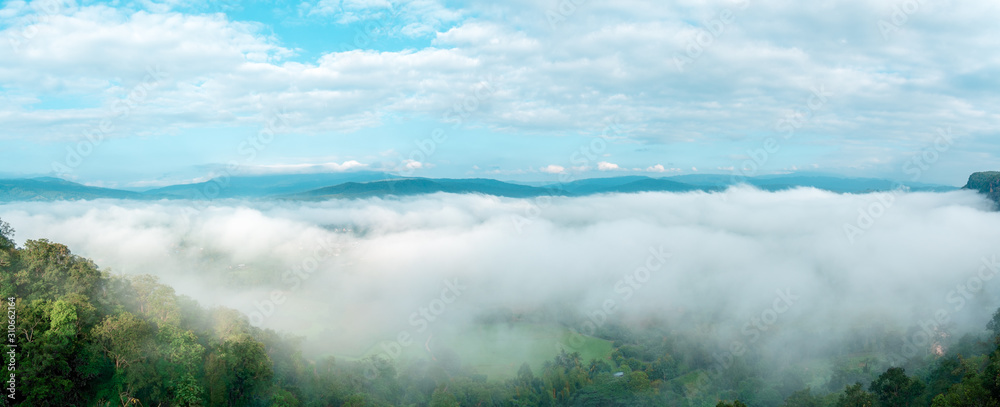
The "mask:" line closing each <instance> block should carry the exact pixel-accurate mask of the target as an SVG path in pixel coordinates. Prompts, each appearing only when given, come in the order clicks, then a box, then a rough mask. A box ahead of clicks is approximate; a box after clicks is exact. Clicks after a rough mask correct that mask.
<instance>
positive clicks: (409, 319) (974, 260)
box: [0, 188, 1000, 355]
mask: <svg viewBox="0 0 1000 407" xmlns="http://www.w3.org/2000/svg"><path fill="white" fill-rule="evenodd" d="M879 197H880V195H878V194H866V195H850V194H846V195H842V194H834V193H830V192H824V191H819V190H815V189H808V188H805V189H795V190H789V191H782V192H764V191H759V190H755V189H751V188H732V189H729V190H728V191H725V192H720V193H703V192H696V193H684V194H673V193H642V194H627V195H600V196H590V197H582V198H567V197H552V198H551V199H550V198H544V199H538V200H536V199H528V200H522V199H507V198H496V197H487V196H479V195H451V194H435V195H427V196H420V197H409V198H400V199H367V200H334V201H325V202H301V203H300V202H245V201H217V202H212V203H209V204H205V203H198V204H192V202H189V201H160V202H134V201H113V200H101V201H91V202H54V203H14V204H7V205H2V206H0V218H2V219H4V220H5V221H8V222H9V223H11V224H12V225H13V226H14V227H15V229H17V236H16V238H17V241H18V242H20V243H22V244H23V242H24V241H25V240H26V239H39V238H48V239H50V240H53V241H56V242H60V243H64V244H67V245H68V246H69V247H70V248H71V249H72V250H73V251H74V252H75V253H77V254H80V255H82V256H86V257H90V258H93V259H94V260H95V261H96V262H97V263H98V265H100V266H102V267H105V268H110V269H111V270H112V271H114V272H120V273H126V274H154V275H157V276H159V277H160V279H161V280H162V281H163V282H165V283H167V284H170V285H172V286H173V287H175V289H176V290H177V291H178V293H180V294H185V295H189V296H191V297H193V298H195V299H197V300H199V301H200V302H201V303H202V304H203V305H224V306H229V307H232V308H236V309H239V310H241V311H244V312H246V313H248V314H250V315H252V319H253V320H254V321H255V322H256V323H259V324H260V325H262V326H264V327H270V328H275V329H280V330H287V331H290V332H292V333H296V334H300V335H304V336H306V337H307V343H309V344H311V348H312V349H320V350H327V351H329V352H332V353H343V354H354V355H359V354H361V353H362V352H363V351H364V350H365V349H367V348H368V347H369V346H371V345H372V344H373V343H375V342H376V341H380V340H394V339H396V336H397V333H400V332H407V333H413V334H420V335H423V336H420V335H417V336H416V337H415V338H414V340H415V341H417V342H422V341H423V340H424V338H426V337H427V335H428V332H438V331H447V330H459V331H460V330H461V329H465V328H467V327H468V325H466V324H469V323H472V321H474V320H475V319H476V318H478V317H481V316H482V315H483V314H484V313H489V312H493V311H495V310H498V309H505V310H510V311H512V312H514V313H543V312H544V313H545V315H553V313H554V312H556V310H561V311H566V310H570V311H571V312H570V313H569V314H571V315H562V316H560V317H558V318H561V319H560V320H562V321H575V322H573V328H574V329H577V330H580V331H582V332H585V333H586V331H587V330H589V329H591V328H592V327H593V326H594V325H599V324H601V323H604V319H603V318H604V317H607V318H608V320H612V321H620V322H625V323H640V322H642V321H649V320H656V321H661V323H665V324H669V325H670V326H671V328H672V329H674V330H676V331H677V332H682V333H688V334H691V335H699V336H702V337H704V338H706V340H709V341H713V342H714V343H716V344H717V345H718V346H720V347H721V348H722V349H728V348H729V344H730V342H732V341H740V342H741V343H744V344H747V345H754V344H757V345H762V346H763V345H765V344H768V345H770V346H781V347H783V348H785V349H786V351H787V350H788V349H802V350H814V349H818V348H821V347H822V346H824V344H825V343H826V341H828V340H835V339H836V338H841V337H843V336H842V335H846V334H848V333H852V334H857V333H859V332H861V333H868V334H872V333H873V332H875V333H877V332H882V333H884V332H888V331H892V330H898V331H899V332H900V333H901V335H902V334H905V333H906V330H907V329H912V328H913V327H915V326H919V324H921V323H924V322H926V321H931V320H934V319H935V318H936V315H940V313H941V312H942V311H945V312H946V313H947V314H946V316H947V320H948V322H947V324H944V325H941V324H938V325H941V326H937V327H934V328H933V329H934V330H935V332H938V331H940V332H941V333H945V332H947V333H949V334H951V335H957V334H960V333H962V332H966V331H977V332H978V331H981V330H982V329H983V326H984V324H985V321H986V320H987V319H988V318H989V315H990V314H991V313H992V311H993V310H995V309H996V308H997V307H998V306H1000V298H998V296H997V293H1000V290H998V287H1000V279H998V281H992V280H993V279H994V278H993V277H994V273H996V272H997V270H995V268H996V267H998V263H997V256H1000V247H998V246H997V244H996V242H998V241H1000V213H997V212H994V211H992V206H991V204H990V203H989V202H988V201H986V200H985V199H984V198H982V197H981V196H979V195H977V194H975V193H973V192H970V191H957V192H949V193H907V194H901V195H898V196H895V197H894V199H893V200H892V204H891V205H889V206H888V207H886V208H885V210H884V211H881V212H879V214H878V215H879V216H877V217H873V218H872V219H871V222H867V219H863V220H865V222H864V223H865V224H867V225H868V226H867V227H866V228H865V229H864V230H863V233H862V234H860V235H855V236H853V237H851V236H848V234H847V233H845V225H856V224H858V223H859V217H864V216H865V214H866V213H868V209H867V208H870V207H871V205H872V203H873V202H880V200H879ZM883 200H884V196H883ZM869 216H870V215H869ZM609 302H610V304H611V305H612V306H611V307H610V308H609V307H608V305H609ZM792 345H794V346H795V348H790V347H789V346H792ZM786 353H787V352H786Z"/></svg>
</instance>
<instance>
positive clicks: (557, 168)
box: [539, 164, 566, 174]
mask: <svg viewBox="0 0 1000 407" xmlns="http://www.w3.org/2000/svg"><path fill="white" fill-rule="evenodd" d="M539 171H541V172H544V173H546V174H562V173H565V172H566V168H565V167H563V166H561V165H555V164H549V165H547V166H545V167H542V168H541V169H539Z"/></svg>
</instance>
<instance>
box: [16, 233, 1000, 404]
mask: <svg viewBox="0 0 1000 407" xmlns="http://www.w3.org/2000/svg"><path fill="white" fill-rule="evenodd" d="M12 235H13V230H12V229H11V228H10V226H9V225H7V224H5V223H2V222H0V295H2V297H3V298H4V299H5V300H6V299H7V298H15V299H16V311H17V329H16V341H17V346H18V347H17V348H16V349H17V352H16V360H17V370H16V373H17V384H16V389H17V394H18V399H17V400H15V401H13V402H12V401H10V400H8V399H6V397H4V398H3V400H4V401H0V405H13V404H21V405H30V406H396V405H403V406H654V405H657V406H658V405H671V406H777V405H784V406H789V407H820V406H831V407H833V406H836V407H848V406H885V407H888V406H933V407H950V406H1000V348H997V347H996V346H995V345H992V344H990V343H989V342H983V341H981V340H979V339H977V338H975V337H971V336H970V337H967V338H965V339H964V340H963V341H961V342H960V343H959V345H958V346H955V347H953V350H952V352H950V353H948V354H944V355H942V356H938V357H935V358H931V359H927V360H916V359H914V360H912V361H909V362H908V364H907V365H906V366H902V367H888V368H886V369H885V370H884V371H883V370H881V369H879V370H876V369H875V368H874V366H876V365H877V364H876V362H874V361H864V362H861V363H857V362H856V361H839V362H838V361H834V362H833V365H834V366H833V369H832V371H831V373H830V375H829V379H828V380H827V381H826V382H825V386H815V387H809V386H807V384H806V383H805V382H803V380H802V379H801V377H800V376H799V375H798V374H797V373H796V371H794V370H793V369H791V368H789V369H788V370H784V371H783V370H781V369H777V370H775V369H771V368H768V367H765V366H764V364H763V363H762V362H760V358H756V357H754V356H752V355H751V354H747V355H746V356H744V357H739V358H735V359H734V360H733V361H732V363H731V364H730V365H728V366H727V367H726V369H724V370H723V371H721V373H720V374H714V375H710V374H709V372H711V369H712V366H713V364H714V363H716V362H715V361H714V360H713V357H712V356H711V353H710V352H709V350H708V349H706V348H705V346H704V345H702V344H701V343H700V342H702V341H697V340H694V339H691V338H685V337H684V336H679V335H674V334H672V333H671V332H670V331H668V330H667V329H665V328H664V327H663V326H662V325H663V324H658V323H651V324H647V325H648V326H645V327H641V328H633V329H629V328H626V327H624V326H620V325H615V324H611V323H609V324H606V325H605V326H602V327H601V329H600V330H599V332H598V333H597V335H598V336H600V337H603V338H605V339H609V340H613V341H614V351H613V352H612V354H611V356H610V358H608V359H606V360H582V359H581V357H580V355H579V354H578V353H573V352H568V353H567V352H563V353H562V354H560V355H559V356H557V357H556V358H554V359H553V360H551V361H549V362H547V363H545V365H544V366H543V367H542V368H541V369H536V370H533V369H532V368H531V367H530V366H529V365H528V364H523V365H521V367H520V369H519V370H518V371H517V374H516V376H515V377H513V378H511V379H507V380H488V378H487V377H486V376H483V375H481V374H478V373H477V372H475V371H473V370H470V369H469V368H467V367H465V366H463V365H462V363H461V362H460V361H459V360H457V358H456V357H448V356H442V357H439V358H438V359H437V360H435V361H422V362H413V363H408V364H406V365H403V366H398V365H396V364H394V363H390V362H389V361H384V360H379V359H374V358H372V359H367V360H363V361H358V362H349V361H348V362H345V361H340V360H335V359H334V358H326V359H322V360H317V361H313V360H309V359H308V358H306V357H304V356H303V355H302V353H301V351H300V350H299V344H298V343H299V342H298V340H297V339H296V338H292V337H285V336H282V335H279V334H278V333H276V332H274V331H269V330H261V329H258V328H255V327H252V326H251V325H250V324H249V323H248V322H247V319H246V317H245V316H243V315H241V314H239V313H238V312H236V311H233V310H229V309H224V308H216V309H211V310H206V309H203V308H202V307H200V306H199V305H198V304H197V303H196V302H195V301H193V300H191V299H190V298H187V297H184V296H179V295H176V294H175V293H174V290H173V289H171V288H170V287H168V286H165V285H163V284H160V283H158V282H157V280H156V279H155V278H153V277H149V276H138V277H123V276H117V275H111V274H109V273H105V272H101V271H100V270H99V269H98V268H97V267H96V265H95V264H94V263H93V262H91V261H90V260H87V259H85V258H81V257H79V256H76V255H73V254H72V253H71V252H70V250H69V249H68V248H67V247H66V246H63V245H60V244H57V243H53V242H49V241H46V240H33V241H28V242H26V243H25V245H24V247H15V245H14V242H13V240H12ZM5 303H6V301H5ZM989 327H990V329H992V330H993V331H994V332H993V333H994V334H996V333H1000V314H997V316H996V318H994V321H990V323H989ZM845 360H846V359H845ZM883 367H885V366H883ZM906 369H911V371H907V370H906ZM879 372H881V373H879ZM6 394H7V393H6V392H5V393H4V395H5V396H6Z"/></svg>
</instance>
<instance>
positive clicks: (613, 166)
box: [597, 161, 621, 171]
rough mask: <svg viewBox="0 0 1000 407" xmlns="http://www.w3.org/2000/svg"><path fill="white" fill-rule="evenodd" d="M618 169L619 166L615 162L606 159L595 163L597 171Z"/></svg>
mask: <svg viewBox="0 0 1000 407" xmlns="http://www.w3.org/2000/svg"><path fill="white" fill-rule="evenodd" d="M620 169H621V168H619V167H618V164H615V163H609V162H607V161H601V162H599V163H597V170H598V171H618V170H620Z"/></svg>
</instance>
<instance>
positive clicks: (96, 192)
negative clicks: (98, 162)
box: [0, 177, 158, 202]
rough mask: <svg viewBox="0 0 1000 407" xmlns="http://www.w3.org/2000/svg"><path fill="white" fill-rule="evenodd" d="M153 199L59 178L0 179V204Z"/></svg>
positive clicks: (153, 197)
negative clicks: (13, 202) (103, 199)
mask: <svg viewBox="0 0 1000 407" xmlns="http://www.w3.org/2000/svg"><path fill="white" fill-rule="evenodd" d="M101 198H109V199H155V198H158V196H156V195H143V194H140V193H136V192H129V191H122V190H118V189H110V188H98V187H89V186H86V185H82V184H77V183H75V182H70V181H66V180H63V179H59V178H49V177H42V178H27V179H0V202H12V201H57V200H66V201H77V200H89V199H101Z"/></svg>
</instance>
